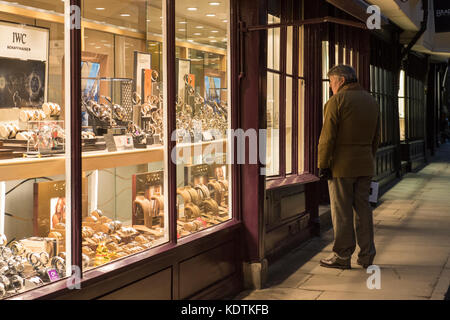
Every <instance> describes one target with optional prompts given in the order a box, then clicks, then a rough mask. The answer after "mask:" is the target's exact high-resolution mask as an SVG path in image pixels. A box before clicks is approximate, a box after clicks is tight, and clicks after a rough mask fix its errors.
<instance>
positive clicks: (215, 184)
mask: <svg viewBox="0 0 450 320" xmlns="http://www.w3.org/2000/svg"><path fill="white" fill-rule="evenodd" d="M209 186H212V189H214V198H215V200H216V202H217V203H218V204H220V203H221V202H222V196H223V193H222V190H221V189H222V186H221V185H220V184H219V183H218V182H217V181H210V182H208V187H209Z"/></svg>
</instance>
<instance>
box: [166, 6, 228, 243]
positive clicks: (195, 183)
mask: <svg viewBox="0 0 450 320" xmlns="http://www.w3.org/2000/svg"><path fill="white" fill-rule="evenodd" d="M188 3H189V4H187V3H186V2H183V1H176V8H175V12H176V21H178V25H177V26H176V29H177V34H176V36H177V46H178V47H179V48H180V49H179V50H180V51H179V56H178V59H177V66H176V78H177V95H178V97H177V103H176V112H177V116H176V118H177V119H176V121H177V132H176V135H174V136H173V138H176V140H177V148H176V150H175V151H176V164H177V169H176V174H177V179H176V181H177V236H178V238H182V237H185V236H188V235H190V234H193V233H196V232H199V231H201V230H205V229H207V228H210V227H213V226H215V225H218V224H220V223H223V222H225V221H228V220H230V219H231V216H232V212H231V188H230V187H231V166H230V165H229V164H228V163H229V162H228V161H227V160H228V156H230V155H231V153H230V152H229V148H230V144H229V142H228V139H227V129H230V123H231V122H230V112H231V109H230V105H229V101H230V99H229V97H230V91H229V83H230V73H229V72H228V71H229V53H228V49H229V28H230V23H229V20H230V18H229V12H230V4H229V0H225V1H221V2H217V3H216V2H210V1H206V0H201V1H189V2H188ZM191 4H192V5H191Z"/></svg>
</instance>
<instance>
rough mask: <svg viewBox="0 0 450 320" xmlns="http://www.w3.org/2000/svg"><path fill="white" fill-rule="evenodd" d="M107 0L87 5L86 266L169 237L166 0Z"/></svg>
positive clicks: (84, 59) (84, 14)
mask: <svg viewBox="0 0 450 320" xmlns="http://www.w3.org/2000/svg"><path fill="white" fill-rule="evenodd" d="M102 3H103V2H102V1H100V0H99V1H84V2H83V3H82V17H83V20H82V29H83V34H84V38H83V40H84V41H83V44H82V48H83V50H82V56H81V60H82V78H81V80H82V92H81V100H82V105H83V112H84V117H83V131H82V132H81V135H82V148H83V167H82V170H83V175H84V176H85V178H86V180H87V186H88V195H87V201H86V203H85V205H84V207H83V209H84V214H83V216H82V228H81V233H82V234H81V238H82V243H81V246H82V253H83V263H84V265H83V270H84V271H88V270H90V269H92V268H96V267H100V266H102V265H104V264H107V263H110V262H113V261H116V260H118V259H121V258H125V257H127V256H130V255H133V254H136V253H139V252H142V251H144V250H147V249H150V248H154V247H156V246H158V245H161V244H163V243H166V242H167V241H168V240H169V232H168V230H169V227H168V221H169V219H168V213H167V197H168V196H167V183H166V181H165V180H164V179H165V178H164V177H165V174H164V172H165V171H166V165H165V162H164V144H165V141H167V140H166V139H167V137H165V135H164V129H163V127H164V125H163V119H164V116H165V115H164V107H163V105H164V103H163V102H164V97H163V80H162V72H161V71H162V70H161V65H162V64H163V62H164V59H163V55H162V50H161V47H162V43H163V35H162V34H161V33H159V34H158V33H157V32H158V31H161V30H163V28H162V24H163V21H164V19H163V15H162V9H161V8H162V1H161V0H154V1H132V0H129V1H119V0H111V1H110V2H109V3H108V7H106V8H103V7H102ZM102 8H103V9H102ZM113 9H114V10H113ZM94 26H95V28H94ZM145 30H147V32H145ZM149 35H150V36H151V37H149V38H147V37H148V36H149Z"/></svg>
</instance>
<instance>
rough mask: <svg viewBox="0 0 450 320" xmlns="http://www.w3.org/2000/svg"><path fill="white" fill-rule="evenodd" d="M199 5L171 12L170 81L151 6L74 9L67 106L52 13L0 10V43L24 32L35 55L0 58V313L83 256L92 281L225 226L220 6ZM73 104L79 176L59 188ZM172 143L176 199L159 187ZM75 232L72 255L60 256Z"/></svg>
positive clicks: (226, 119) (54, 9) (132, 1)
mask: <svg viewBox="0 0 450 320" xmlns="http://www.w3.org/2000/svg"><path fill="white" fill-rule="evenodd" d="M67 3H68V2H67ZM41 4H42V5H41ZM196 5H197V8H195V9H196V10H194V11H196V12H195V13H192V12H191V11H187V9H186V6H185V4H184V3H183V2H181V1H177V3H176V10H175V11H176V26H175V36H176V64H177V65H176V69H175V70H176V74H170V75H169V74H163V71H164V70H165V69H166V68H167V66H166V67H164V66H165V63H166V57H165V55H164V54H163V52H164V50H163V49H166V48H168V46H171V45H172V44H167V43H165V41H164V39H165V38H166V34H164V32H165V30H166V28H164V24H165V23H166V18H167V17H164V16H163V10H162V8H163V7H164V6H165V3H163V1H162V0H150V1H141V0H126V1H124V0H109V1H108V5H107V6H105V2H104V1H100V0H98V1H97V0H90V1H82V7H81V14H82V22H81V35H82V37H81V65H80V69H81V79H80V80H81V90H80V92H77V93H74V92H73V87H71V85H70V81H68V80H70V79H65V72H64V70H65V67H66V66H67V64H65V62H67V60H65V59H66V58H68V55H67V53H68V52H65V47H64V44H65V40H68V39H65V38H64V24H63V22H62V21H61V14H60V13H62V12H64V9H63V8H64V7H63V3H62V2H59V1H58V3H56V2H55V3H52V4H51V5H50V4H49V2H48V1H25V0H24V1H15V2H11V3H10V5H4V6H2V11H3V12H1V13H0V18H1V20H2V21H1V22H0V32H2V33H3V32H8V33H10V32H14V33H17V37H15V38H14V39H15V40H13V41H16V40H17V42H19V41H20V34H23V33H25V32H26V33H27V37H28V38H27V39H28V40H30V39H33V41H35V42H33V43H36V44H39V46H35V47H33V48H32V50H31V51H30V52H29V53H28V56H27V53H24V52H27V50H20V51H14V52H10V53H8V54H5V55H4V56H0V74H1V75H2V76H3V77H4V78H1V77H0V82H2V81H3V82H4V84H5V87H6V88H7V89H8V90H0V91H1V92H0V108H1V111H0V177H1V180H2V181H0V299H1V298H8V297H10V296H13V295H15V294H20V293H23V292H25V291H27V290H32V289H34V288H37V287H40V286H43V285H46V284H49V283H52V282H55V281H58V280H61V279H64V278H65V277H66V275H68V274H71V272H72V267H74V266H71V262H72V256H71V253H73V252H79V251H81V252H82V263H81V262H80V263H79V267H82V270H83V271H85V272H89V271H90V270H92V269H94V268H101V267H102V266H104V265H106V264H109V263H113V262H115V261H117V260H119V259H124V258H126V257H129V256H131V255H134V254H138V253H142V252H144V251H146V250H149V249H152V248H155V247H157V246H160V245H164V244H166V243H168V242H169V240H172V242H175V243H176V238H183V237H186V236H188V235H191V234H193V233H197V232H200V231H202V230H206V229H208V230H211V229H210V228H211V227H214V226H217V225H219V224H222V223H223V222H226V221H229V220H230V219H231V217H232V210H231V204H232V199H231V191H232V190H231V178H232V172H231V165H230V162H231V161H229V159H228V158H229V156H230V155H231V152H230V148H231V145H230V143H229V141H228V135H227V133H228V132H227V129H230V127H231V106H230V95H231V92H230V87H231V86H230V83H231V78H230V72H229V71H230V69H229V68H230V65H231V63H230V57H229V51H230V50H229V48H230V46H229V43H230V16H229V15H230V3H229V1H221V2H220V3H219V5H218V6H212V5H211V4H210V3H209V2H208V1H197V2H196ZM28 6H32V7H28ZM18 8H19V9H20V10H18ZM66 8H68V6H67V7H66ZM36 9H42V10H44V11H42V10H40V11H39V12H45V13H46V15H44V16H45V17H44V18H43V19H45V20H40V19H39V17H38V16H37V14H36ZM17 12H20V13H21V15H20V16H19V15H17V14H16V13H17ZM22 44H23V45H24V43H22ZM22 44H15V45H14V47H18V46H21V45H22ZM5 75H6V76H5ZM173 79H176V81H173V82H171V83H175V85H176V94H177V99H176V110H173V111H176V112H175V113H176V126H177V130H176V132H175V134H174V135H173V137H169V136H167V134H166V133H167V122H168V121H167V118H168V113H167V112H166V111H167V105H169V103H168V101H167V98H166V97H165V92H166V91H165V90H164V89H167V88H165V87H164V83H168V82H169V80H173ZM68 92H70V94H66V93H68ZM76 94H79V98H81V102H82V103H81V115H80V118H81V123H82V131H81V132H79V138H80V139H81V143H82V146H81V148H82V168H81V169H82V170H81V171H82V173H81V177H73V176H72V181H66V177H65V169H66V168H65V164H66V158H67V159H70V157H69V150H67V149H66V148H65V146H66V145H67V142H68V141H69V140H70V141H72V142H73V141H74V140H76V139H78V137H73V136H72V137H71V136H70V133H69V132H70V131H65V130H64V129H65V128H64V124H65V120H67V119H68V117H66V114H68V113H66V109H67V112H69V111H71V110H72V109H71V108H70V106H69V104H70V103H69V100H66V99H68V97H69V96H71V95H72V98H73V97H74V95H76ZM66 102H67V105H66ZM172 114H173V113H172ZM169 139H174V140H175V139H176V143H177V144H176V148H175V150H174V151H176V152H175V153H176V154H177V156H178V157H177V158H176V159H175V158H174V159H172V160H173V161H176V162H177V165H176V186H173V185H170V186H169V183H168V180H167V177H168V175H169V174H168V173H167V172H168V168H167V166H169V165H170V164H169V160H168V152H167V150H168V149H169V148H168V147H167V146H168V145H169V143H168V141H169ZM199 150H200V151H199ZM16 158H23V159H19V160H18V159H16ZM178 161H181V162H178ZM72 169H73V168H72ZM78 178H81V181H82V182H81V184H82V185H81V186H78V187H81V189H82V192H81V198H82V201H81V202H82V203H81V210H80V211H81V212H79V214H80V215H81V225H76V224H75V223H71V214H69V213H70V212H72V208H74V207H73V206H72V205H71V203H70V202H71V201H70V200H69V199H72V198H71V197H70V195H71V194H70V190H69V187H67V188H66V186H73V185H74V184H76V181H77V180H78ZM172 187H174V188H173V189H172ZM175 189H176V192H177V194H176V195H175V194H174V195H173V198H176V215H177V218H176V219H174V220H172V219H169V212H168V203H169V202H168V201H169V200H168V198H169V190H175ZM66 194H67V197H66ZM66 212H67V213H68V214H66ZM76 214H78V213H76ZM76 214H74V215H76ZM169 221H170V222H171V223H172V222H173V223H175V224H176V227H175V226H173V225H172V227H174V228H173V229H176V230H177V234H176V235H175V234H170V233H169V229H170V225H169ZM73 230H80V232H81V234H80V237H79V238H80V239H81V240H80V242H79V243H78V242H77V243H71V242H70V241H71V240H72V239H73V238H74V237H72V232H73ZM78 249H80V250H79V251H78ZM108 267H109V266H108ZM91 274H92V273H91Z"/></svg>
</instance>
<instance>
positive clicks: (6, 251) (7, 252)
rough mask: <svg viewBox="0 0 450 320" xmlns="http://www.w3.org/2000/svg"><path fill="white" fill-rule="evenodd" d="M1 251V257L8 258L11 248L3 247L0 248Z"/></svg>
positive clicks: (10, 254)
mask: <svg viewBox="0 0 450 320" xmlns="http://www.w3.org/2000/svg"><path fill="white" fill-rule="evenodd" d="M1 253H2V257H3V259H5V260H8V259H9V258H11V256H12V252H11V249H10V248H8V247H3V248H2V250H1Z"/></svg>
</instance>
